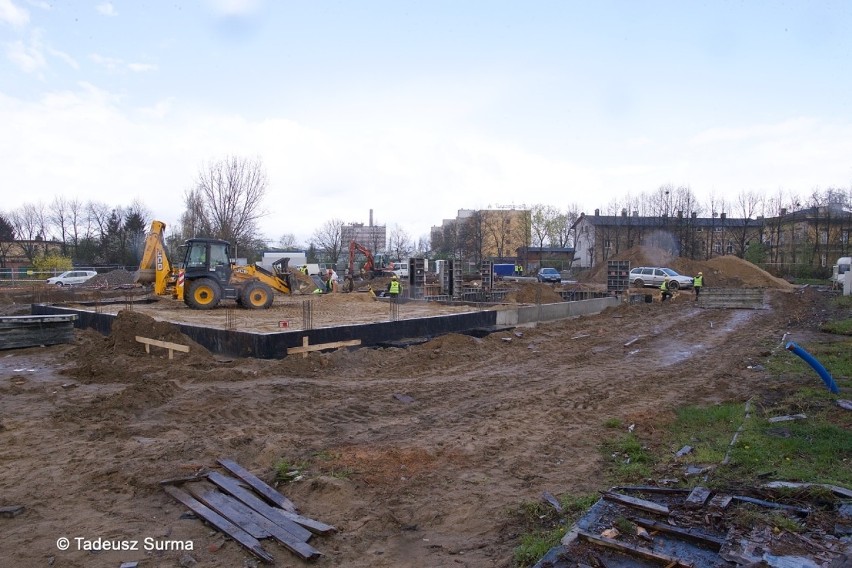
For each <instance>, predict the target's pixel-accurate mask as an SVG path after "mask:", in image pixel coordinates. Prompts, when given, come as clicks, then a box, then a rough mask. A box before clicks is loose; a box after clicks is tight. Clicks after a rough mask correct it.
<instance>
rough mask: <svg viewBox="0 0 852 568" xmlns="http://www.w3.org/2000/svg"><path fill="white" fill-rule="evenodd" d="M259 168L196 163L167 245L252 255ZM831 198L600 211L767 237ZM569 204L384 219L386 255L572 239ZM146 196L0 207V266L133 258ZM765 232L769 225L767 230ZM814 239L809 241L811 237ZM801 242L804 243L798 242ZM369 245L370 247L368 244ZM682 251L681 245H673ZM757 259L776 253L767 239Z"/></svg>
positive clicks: (642, 199)
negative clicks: (200, 242) (753, 228)
mask: <svg viewBox="0 0 852 568" xmlns="http://www.w3.org/2000/svg"><path fill="white" fill-rule="evenodd" d="M267 186H268V178H267V174H266V169H265V167H264V165H263V162H262V160H261V159H260V158H246V157H240V156H226V157H224V158H221V159H218V160H212V161H210V162H209V163H206V164H203V165H202V166H201V167H200V168H199V171H198V174H197V175H196V177H195V179H194V180H193V183H192V185H191V187H190V188H189V189H188V190H187V191H186V192H185V194H184V210H183V213H182V214H181V216H180V218H179V222H178V223H177V224H176V225H175V226H173V227H170V232H169V234H168V235H167V245H168V246H169V248H170V249H171V252H172V253H176V251H177V247H178V246H179V244H181V243H183V242H184V241H185V240H186V239H188V238H192V237H212V238H218V239H223V240H226V241H229V242H230V243H232V244H233V245H234V247H235V251H234V252H235V253H236V254H235V256H236V255H239V256H242V257H246V258H248V259H249V260H250V261H252V260H256V259H257V258H259V256H260V253H261V252H262V251H263V250H265V249H267V248H269V246H270V243H269V242H268V240H267V239H265V238H264V237H263V236H262V235H261V233H260V230H259V227H258V221H259V219H260V218H261V217H262V216H263V215H265V214H266V213H267V212H266V211H265V210H264V209H263V199H264V197H265V195H266V191H267ZM825 205H835V206H839V207H841V208H845V209H846V210H850V209H852V190H850V189H848V188H828V189H825V190H814V191H812V192H811V193H810V194H809V195H807V196H804V197H803V196H800V195H798V194H796V193H792V192H785V191H783V190H778V191H777V192H775V193H773V194H762V193H759V192H755V191H742V192H740V193H739V194H738V195H737V196H736V197H735V198H734V199H732V200H728V199H725V198H723V197H719V196H717V195H714V194H711V195H710V196H709V198H708V199H706V200H704V201H703V202H702V201H700V200H699V199H698V197H697V196H696V194H695V193H694V192H693V191H692V189H691V188H690V187H689V186H674V185H672V184H665V185H661V186H660V187H658V188H657V189H656V190H654V191H651V192H643V193H639V194H638V195H635V196H634V195H631V194H628V195H626V196H625V197H623V198H618V199H613V200H612V201H610V202H609V203H608V204H607V205H606V206H605V207H604V208H603V212H604V214H606V215H625V214H626V215H631V216H633V215H638V216H642V217H670V218H678V217H680V218H687V219H688V218H691V217H693V216H695V215H697V216H698V217H710V216H713V217H716V216H720V215H721V216H724V215H725V214H727V216H728V217H731V218H738V219H744V220H747V221H749V222H750V221H754V222H755V223H757V220H758V219H760V218H765V219H768V221H766V222H765V223H764V228H765V231H766V232H767V233H768V234H767V238H768V239H771V238H772V237H773V236H774V237H775V238H776V239H781V238H782V235H781V231H782V228H781V225H780V223H779V222H776V221H774V220H775V219H777V218H779V217H781V216H782V215H783V214H785V213H792V212H796V211H799V210H803V209H809V208H813V207H817V208H818V207H822V206H825ZM581 213H582V212H581V210H580V208H579V206H578V205H577V204H571V205H569V206H567V207H566V208H565V209H560V208H558V207H556V206H553V205H549V204H533V205H531V206H528V207H527V206H525V205H522V206H520V207H518V208H514V207H513V208H506V209H500V208H498V209H484V210H477V211H469V212H468V214H467V215H466V216H465V217H462V218H459V219H457V220H455V221H453V222H450V223H444V225H442V226H441V227H440V228H437V230H433V231H432V234H431V235H430V237H429V238H426V237H421V238H419V239H417V240H415V239H413V238H412V237H411V235H409V234H408V233H407V232H406V231H405V229H403V228H402V227H399V226H394V227H392V228H391V230H390V232H389V234H388V239H387V243H386V249H385V252H387V253H388V254H389V255H390V256H391V257H393V258H395V259H404V258H407V257H409V256H429V257H432V258H460V259H466V260H469V261H472V262H477V263H478V262H480V261H481V260H484V259H486V258H514V257H515V256H516V254H517V249H518V248H519V247H527V248H529V247H533V248H543V247H553V248H571V247H574V246H575V240H576V235H575V234H573V232H572V227H573V226H574V224H575V223H576V221H577V219H578V218H579V217H580V215H581ZM151 218H152V216H151V212H150V211H149V210H148V209H147V208H146V206H145V205H144V204H143V203H141V202H139V201H134V202H133V203H131V204H130V205H129V206H111V205H109V204H107V203H103V202H98V201H87V202H83V201H81V200H79V199H75V198H66V197H63V196H57V197H55V198H54V199H53V200H52V201H51V202H50V203H47V204H45V203H42V202H38V203H27V204H24V205H23V206H21V207H19V208H17V209H14V210H11V211H6V212H0V266H6V258H7V255H8V253H9V251H10V248H11V244H12V243H15V244H17V245H18V248H19V250H22V251H23V254H24V255H25V256H26V258H27V259H28V260H29V261H30V262H31V263H35V261H36V260H37V259H38V258H39V257H41V256H44V255H46V254H47V253H48V251H49V250H53V249H54V248H56V244H55V243H58V246H59V250H60V253H61V254H62V255H63V256H66V257H69V258H71V259H72V261H73V263H74V264H75V265H80V266H83V265H91V266H99V265H122V266H135V265H138V263H139V260H140V257H141V252H142V248H143V245H144V239H145V235H146V232H147V230H148V226H149V224H150V220H151ZM749 222H746V223H742V224H741V225H740V226H739V227H738V229H737V231H738V232H737V235H736V237H737V238H736V247H735V248H736V250H735V251H734V254H736V255H737V256H740V257H745V256H746V254H747V252H748V239H749V236H748V235H749V234H750V233H749V228H750V227H749ZM344 226H345V222H344V221H343V220H341V219H330V220H328V221H326V222H325V223H323V224H322V225H320V226H319V227H317V229H316V230H315V231H314V233H313V235H312V237H311V240H310V242H309V243H308V246H307V247H304V248H307V251H308V258H309V259H310V261H312V262H317V261H324V262H331V263H336V262H338V261H339V260H340V259H342V257H343V256H344V254H345V253H346V251H347V250H348V244H349V243H344V242H343V238H342V235H343V227H344ZM773 233H774V235H773ZM801 239H802V240H803V243H802V245H803V247H797V249H796V250H800V251H802V252H801V254H802V255H809V256H813V255H814V254H819V252H820V247H821V246H823V247H824V246H825V245H826V243H824V242H820V239H819V238H816V239H812V238H808V239H809V240H806V236H804V235H802V236H801ZM810 241H814V242H810ZM277 244H278V246H279V247H281V248H284V249H301V248H303V247H302V246H300V244H299V243H298V242H297V241H296V238H295V237H294V236H293V235H291V234H284V235H281V237H280V238H279V239H278V242H277ZM807 247H810V250H807ZM374 252H378V251H374ZM684 253H685V254H687V255H689V251H682V254H684ZM768 254H769V257H768V258H765V259H764V260H765V261H766V262H778V261H779V259H778V258H773V257H772V256H771V255H777V254H779V253H778V252H777V249H769V251H768Z"/></svg>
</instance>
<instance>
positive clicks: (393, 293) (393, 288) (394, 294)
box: [388, 274, 402, 300]
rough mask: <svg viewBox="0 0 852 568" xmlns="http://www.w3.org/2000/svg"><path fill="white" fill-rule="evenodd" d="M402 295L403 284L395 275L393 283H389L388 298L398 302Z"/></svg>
mask: <svg viewBox="0 0 852 568" xmlns="http://www.w3.org/2000/svg"><path fill="white" fill-rule="evenodd" d="M401 293H402V282H400V281H399V276H397V275H396V274H394V275H393V276H391V281H390V282H388V296H390V298H391V300H396V299H397V298H398V297H399V295H400V294H401Z"/></svg>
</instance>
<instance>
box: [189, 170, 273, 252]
mask: <svg viewBox="0 0 852 568" xmlns="http://www.w3.org/2000/svg"><path fill="white" fill-rule="evenodd" d="M267 185H268V181H267V177H266V169H265V168H264V166H263V162H262V161H261V160H260V158H254V159H249V158H241V157H238V156H227V157H225V158H223V159H221V160H217V161H214V162H211V163H209V164H206V165H205V166H203V167H202V168H201V169H200V170H199V172H198V177H197V179H196V181H195V187H194V188H193V190H192V191H190V192H189V193H188V194H187V200H186V201H187V210H188V211H189V210H191V208H197V207H198V206H199V205H200V207H201V211H200V213H202V215H203V219H204V221H205V222H206V223H207V224H208V225H209V228H210V230H211V234H210V236H212V237H215V238H219V239H224V240H226V241H229V242H232V243H234V244H236V245H237V246H242V247H250V246H251V244H252V243H253V242H254V241H256V240H257V238H258V231H259V230H258V226H257V221H258V219H260V217H262V216H263V215H264V214H265V213H264V212H263V211H262V209H261V205H262V202H263V197H264V195H265V194H266V187H267ZM195 213H199V211H195Z"/></svg>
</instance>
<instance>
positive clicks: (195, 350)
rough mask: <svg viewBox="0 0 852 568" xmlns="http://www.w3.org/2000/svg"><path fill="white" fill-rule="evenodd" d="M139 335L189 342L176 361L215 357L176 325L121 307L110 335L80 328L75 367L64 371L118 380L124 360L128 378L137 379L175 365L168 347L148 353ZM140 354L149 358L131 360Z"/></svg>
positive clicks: (206, 361)
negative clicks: (119, 366) (147, 361)
mask: <svg viewBox="0 0 852 568" xmlns="http://www.w3.org/2000/svg"><path fill="white" fill-rule="evenodd" d="M137 336H139V337H146V338H149V339H156V340H158V341H166V342H169V343H177V344H180V345H188V346H189V352H188V353H183V352H180V351H174V352H173V353H172V356H173V358H174V363H177V362H180V363H181V364H183V365H187V366H192V367H199V368H204V367H207V366H209V365H210V363H211V362H213V360H214V358H213V355H212V354H211V353H210V352H209V351H207V349H205V348H204V347H202V346H201V345H199V344H197V343H195V342H194V341H193V340H191V339H190V338H189V337H187V336H186V335H184V334H183V333H181V332H180V329H179V328H178V327H177V326H176V325H174V324H172V323H169V322H163V321H157V320H155V319H154V318H152V317H150V316H147V315H145V314H141V313H138V312H132V311H127V310H122V311H120V312H118V315H117V316H116V318H115V320H114V321H113V323H112V331H111V333H110V335H108V336H106V337H104V336H102V335H100V334H99V333H97V332H94V331H91V330H83V331H80V332H78V334H77V346H76V348H75V349H74V350H72V351H71V352H70V353H69V354H68V357H70V358H71V359H72V360H73V361H74V367H73V368H71V369H69V370H67V371H65V372H66V374H69V375H72V376H74V377H76V378H78V379H80V380H83V381H86V382H112V381H115V380H116V377H115V368H116V365H117V363H118V361H119V360H121V361H122V362H124V363H126V366H127V371H126V372H125V373H124V376H125V378H126V377H127V376H128V375H132V377H131V378H132V379H133V380H136V379H140V378H144V377H146V376H147V375H150V374H151V373H155V372H157V371H165V370H167V369H168V368H169V367H170V366H171V365H172V363H171V362H168V359H167V357H168V351H167V350H166V349H164V348H160V347H151V348H150V349H151V353H150V354H149V353H146V352H145V346H144V345H143V344H142V343H139V342H138V341H136V337H137ZM137 358H147V359H148V360H150V362H149V363H148V364H141V363H139V362H135V363H133V362H131V361H128V359H137Z"/></svg>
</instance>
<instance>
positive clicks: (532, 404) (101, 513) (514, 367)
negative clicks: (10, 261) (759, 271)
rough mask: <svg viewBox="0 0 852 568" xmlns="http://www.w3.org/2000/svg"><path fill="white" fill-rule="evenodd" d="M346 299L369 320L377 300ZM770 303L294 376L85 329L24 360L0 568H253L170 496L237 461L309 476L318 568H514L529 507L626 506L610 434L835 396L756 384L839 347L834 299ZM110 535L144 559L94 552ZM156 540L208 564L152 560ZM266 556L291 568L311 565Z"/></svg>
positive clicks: (136, 322)
mask: <svg viewBox="0 0 852 568" xmlns="http://www.w3.org/2000/svg"><path fill="white" fill-rule="evenodd" d="M346 297H348V298H349V300H348V305H349V308H348V309H349V313H350V314H351V313H354V311H353V310H352V308H351V305H352V304H353V303H361V302H362V301H361V300H360V299H356V298H357V297H358V296H357V294H349V295H347V294H341V295H340V298H346ZM766 297H767V309H762V310H702V309H700V308H698V307H696V305H695V303H694V302H693V301H692V297H691V295H690V294H689V293H688V292H683V293H681V294H680V295H678V296H676V297H675V298H674V301H672V302H667V303H665V304H660V303H659V302H655V303H652V304H645V303H642V304H634V305H628V304H623V305H621V306H619V307H617V308H611V309H608V310H606V311H604V312H603V313H600V314H597V315H593V316H587V317H581V318H574V319H567V320H561V321H556V322H549V323H540V324H538V325H534V326H527V327H517V328H514V329H511V330H506V331H501V332H496V333H493V334H491V335H489V336H487V337H484V338H474V337H469V336H465V335H457V334H450V335H444V336H440V337H436V338H434V339H432V340H430V341H428V342H426V343H423V344H420V345H414V346H411V347H408V348H405V349H398V348H384V349H367V348H361V349H348V350H347V349H340V350H337V351H334V352H328V353H310V354H309V355H308V356H307V357H304V358H303V357H301V356H291V357H287V358H284V359H281V360H258V359H224V358H222V357H217V356H216V355H215V354H213V353H210V352H208V351H207V350H205V349H204V348H202V347H200V346H198V345H195V344H192V342H191V341H190V340H188V338H186V337H183V336H182V335H181V334H180V332H179V331H178V330H177V329H176V328H173V326H171V324H169V323H168V322H165V321H157V318H156V314H154V313H148V312H145V313H143V312H141V311H139V310H133V311H123V312H122V313H121V314H120V315H119V317H118V318H117V320H116V322H115V324H114V326H113V330H112V333H111V334H110V335H109V336H106V337H105V336H101V335H99V334H97V333H96V332H94V331H90V330H79V331H77V332H76V339H75V343H74V344H71V345H59V346H52V347H47V348H29V349H19V350H10V351H8V352H4V353H3V356H2V358H0V393H2V397H0V416H2V424H0V464H2V472H3V473H2V476H0V495H2V500H3V501H4V502H3V503H0V505H22V506H23V507H24V508H25V509H24V512H23V513H21V514H20V515H18V516H16V517H14V518H11V519H6V520H2V523H3V533H4V534H3V539H0V564H2V565H8V566H11V565H18V566H37V565H52V566H56V567H69V566H71V567H83V566H85V567H90V566H109V567H115V566H118V565H119V564H120V563H121V562H130V561H138V562H140V566H142V567H145V566H178V565H188V564H187V563H188V562H189V561H190V559H188V558H187V557H186V555H187V554H188V555H189V556H190V557H191V559H194V560H196V561H197V562H198V565H199V566H217V567H219V566H221V567H229V568H230V567H234V566H245V565H253V564H251V563H253V562H254V560H252V559H251V557H250V556H249V555H248V554H247V553H246V551H245V550H244V549H243V548H241V547H240V546H239V545H238V544H237V543H235V542H233V541H230V540H226V539H225V538H224V537H223V535H222V534H221V533H219V532H217V531H215V530H212V529H211V528H210V527H208V526H206V525H204V524H203V523H202V522H201V521H200V520H198V519H197V518H187V515H185V512H186V508H185V507H184V506H183V505H181V504H180V503H178V502H177V501H175V500H174V499H172V498H171V497H169V495H167V494H166V493H165V492H164V491H163V489H162V487H161V486H160V485H159V481H161V480H163V479H168V478H176V477H182V476H190V475H193V474H196V473H198V472H203V471H206V470H211V469H216V468H217V464H216V460H217V459H218V458H221V457H228V458H231V459H234V460H235V461H237V462H239V463H240V464H242V465H243V466H245V467H246V468H247V469H249V470H250V471H252V472H254V473H255V474H256V475H258V476H259V477H261V478H262V479H264V480H265V481H267V482H269V483H271V484H274V483H275V476H276V467H277V466H280V465H281V464H283V463H287V464H288V468H286V469H288V470H292V471H294V472H297V473H295V474H294V476H293V477H294V479H295V481H292V482H289V483H282V484H280V485H278V489H279V490H280V491H281V492H282V493H283V494H284V495H286V496H287V497H289V498H290V499H292V500H293V501H294V502H295V503H297V504H298V505H299V507H300V510H301V511H302V512H303V513H304V514H305V515H308V516H310V517H312V518H316V519H320V520H322V521H323V522H326V523H329V524H331V525H334V526H335V527H337V528H338V530H339V532H338V533H336V534H334V535H328V536H322V537H315V538H316V544H315V546H317V548H318V549H320V550H321V551H322V553H323V555H324V556H323V557H321V558H320V559H319V560H318V561H316V562H315V563H314V565H316V566H329V567H331V566H351V567H375V566H394V567H398V566H430V567H441V566H471V567H479V566H503V567H509V566H511V565H512V550H513V547H515V546H516V545H517V544H518V537H519V533H520V531H521V527H520V526H519V523H518V521H517V520H516V519H515V517H514V515H513V514H512V511H513V510H516V509H518V508H519V507H521V506H522V504H523V503H526V502H530V501H536V500H538V499H539V497H540V495H541V494H542V492H543V491H547V492H550V493H552V494H560V493H563V492H571V493H575V494H579V493H587V492H594V491H597V490H600V489H605V488H606V487H608V482H607V478H606V474H605V469H604V464H603V461H602V457H601V454H600V445H601V443H602V442H604V441H605V440H606V439H607V437H608V436H611V435H612V432H611V429H610V428H607V427H606V425H605V423H606V422H607V421H608V420H610V419H618V420H620V421H621V423H624V424H633V425H635V429H636V431H637V432H639V433H641V434H642V436H643V437H644V438H645V439H649V440H653V439H654V436H655V433H657V432H660V431H661V430H662V428H663V426H664V424H665V423H666V422H667V421H669V420H672V419H673V416H674V410H675V409H676V408H677V407H678V406H680V405H684V404H702V405H711V404H714V403H718V402H722V401H731V400H735V401H743V400H746V399H748V398H750V397H753V396H755V395H757V396H760V394H761V393H765V392H769V391H776V392H777V391H779V390H784V389H787V388H792V387H798V386H801V385H802V384H804V383H806V382H814V381H818V379H816V378H815V377H812V376H798V375H791V376H780V377H779V376H777V375H769V374H768V373H767V372H765V371H756V370H755V366H756V365H757V364H758V363H760V362H761V361H763V360H764V359H765V357H766V355H767V352H768V351H770V350H772V349H774V348H776V347H777V346H778V345H779V344H780V343H781V342H782V338H783V337H784V336H785V334H786V338H787V339H788V340H795V341H799V342H805V341H812V340H814V339H818V338H819V332H818V326H819V323H820V322H821V321H822V319H823V318H824V317H825V311H824V310H825V306H826V305H827V302H828V298H827V295H826V294H825V293H823V292H819V291H816V290H814V289H813V288H803V289H795V288H792V287H790V288H787V287H784V286H778V287H776V288H771V289H770V288H768V289H767V296H766ZM320 300H324V299H320ZM331 301H333V302H338V303H340V304H343V306H344V307H342V308H341V309H342V310H344V309H347V308H346V307H345V306H346V305H347V301H346V300H345V299H337V298H335V299H333V300H331ZM363 303H365V305H370V306H373V305H376V302H372V301H370V302H369V303H368V302H366V301H365V302H363ZM178 309H182V308H178ZM239 315H240V317H241V318H251V317H254V315H255V312H250V311H243V312H241V313H240V314H239ZM382 315H386V312H384V311H383V312H382ZM152 316H153V317H152ZM205 317H211V318H217V317H222V316H221V315H220V314H217V313H215V311H214V313H211V314H208V315H206V316H205ZM274 318H277V319H281V317H280V316H278V315H275V316H274ZM150 334H156V336H157V337H161V338H164V339H166V340H169V341H174V342H178V343H182V344H186V345H190V351H189V353H181V352H176V353H174V359H171V360H170V359H168V358H167V354H166V352H165V350H157V349H155V348H153V349H152V350H151V353H146V352H145V347H144V346H143V345H142V344H140V343H138V342H136V341H135V340H134V338H135V336H138V335H142V336H145V335H149V336H150ZM627 343H630V345H629V347H625V344H627ZM732 433H733V432H732ZM61 538H68V539H70V547H69V548H68V549H67V550H60V549H58V548H57V542H58V539H61ZM98 538H100V539H102V540H104V541H107V540H108V541H114V542H119V541H121V542H124V541H138V543H139V549H138V550H136V551H132V550H131V551H128V550H124V551H100V552H93V551H91V550H84V549H81V548H80V547H79V546H78V544H79V543H81V542H90V541H92V540H94V539H98ZM75 539H88V541H86V540H75ZM145 539H152V540H153V541H155V542H172V541H176V542H182V543H191V544H190V547H191V550H185V549H184V550H145V549H144V548H143V544H144V543H145V542H146V541H145ZM312 542H313V541H312ZM264 546H265V548H266V550H267V551H269V552H270V553H271V554H272V555H273V556H274V557H275V559H276V565H278V566H301V565H303V564H304V563H303V562H302V561H300V560H298V559H296V558H295V557H294V556H293V555H291V554H290V553H289V552H288V551H287V550H285V549H284V548H283V547H281V546H278V545H276V544H274V543H269V544H265V545H264Z"/></svg>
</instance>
